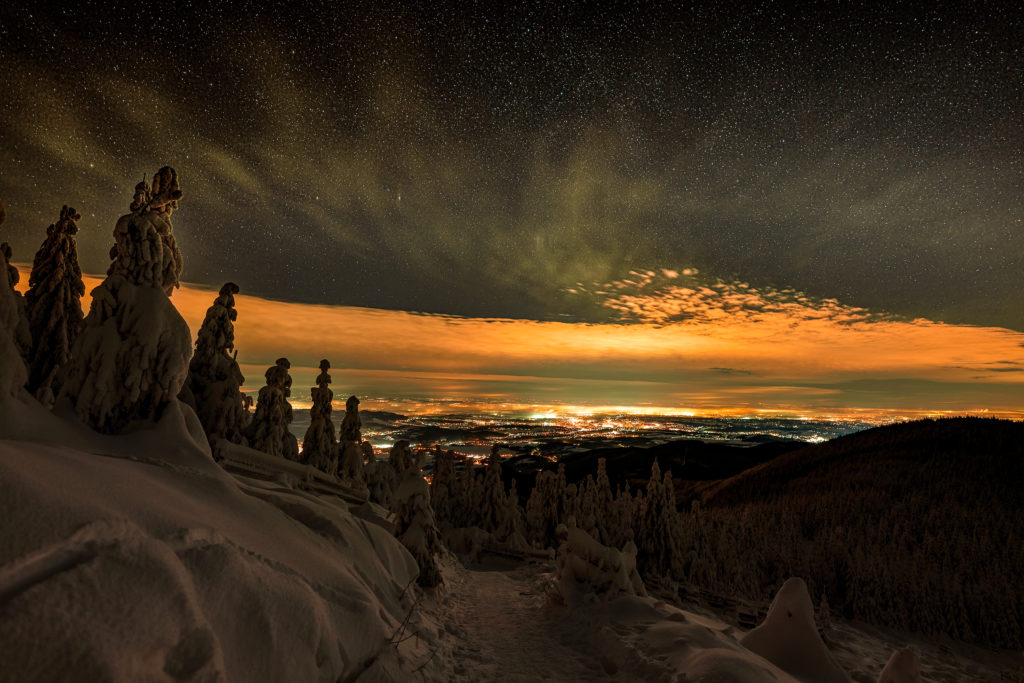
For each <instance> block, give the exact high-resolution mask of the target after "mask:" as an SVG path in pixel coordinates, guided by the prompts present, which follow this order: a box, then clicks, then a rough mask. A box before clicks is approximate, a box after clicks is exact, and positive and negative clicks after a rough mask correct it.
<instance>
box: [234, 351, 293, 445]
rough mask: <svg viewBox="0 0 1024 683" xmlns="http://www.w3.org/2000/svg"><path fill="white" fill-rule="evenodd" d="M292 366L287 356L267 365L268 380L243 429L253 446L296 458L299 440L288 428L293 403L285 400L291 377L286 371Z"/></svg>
mask: <svg viewBox="0 0 1024 683" xmlns="http://www.w3.org/2000/svg"><path fill="white" fill-rule="evenodd" d="M291 366H292V365H291V363H290V362H288V359H287V358H278V359H277V361H276V362H275V363H274V365H272V366H270V367H269V368H267V372H266V373H265V374H264V376H265V377H266V380H267V384H266V386H264V387H261V388H260V393H259V395H258V396H257V398H256V412H255V413H254V414H253V416H252V421H251V422H250V423H249V428H248V429H247V430H246V437H247V438H248V439H249V445H250V446H251V447H253V448H255V449H256V450H260V451H264V452H265V453H269V454H270V455H279V456H283V457H285V458H288V459H289V460H298V458H299V445H298V442H297V441H296V439H295V436H294V435H293V434H292V433H291V432H290V431H288V425H290V424H291V422H292V406H291V404H290V403H289V402H288V397H289V396H291V393H292V377H291V375H289V374H288V370H289V369H290V368H291Z"/></svg>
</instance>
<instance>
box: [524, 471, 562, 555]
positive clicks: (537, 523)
mask: <svg viewBox="0 0 1024 683" xmlns="http://www.w3.org/2000/svg"><path fill="white" fill-rule="evenodd" d="M560 507H561V495H560V494H559V492H558V484H557V477H556V475H555V473H554V472H552V471H550V470H542V471H540V472H538V473H537V479H536V480H535V482H534V485H533V490H532V491H530V497H529V498H528V499H527V501H526V528H527V538H528V539H529V541H530V543H532V544H533V545H534V546H536V547H539V548H554V547H556V546H557V545H558V538H557V537H556V536H555V530H556V529H557V528H558V525H559V524H561V523H562V520H561V519H560V518H559V508H560Z"/></svg>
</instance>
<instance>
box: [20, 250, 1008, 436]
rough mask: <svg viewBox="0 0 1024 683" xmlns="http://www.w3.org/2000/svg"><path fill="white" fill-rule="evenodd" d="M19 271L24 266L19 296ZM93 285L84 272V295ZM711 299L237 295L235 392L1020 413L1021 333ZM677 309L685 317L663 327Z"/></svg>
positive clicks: (185, 307)
mask: <svg viewBox="0 0 1024 683" xmlns="http://www.w3.org/2000/svg"><path fill="white" fill-rule="evenodd" d="M27 270H28V268H27V267H26V266H21V272H22V277H21V282H20V285H19V289H21V290H22V291H24V289H25V288H26V286H27V282H28V272H27ZM668 272H671V273H672V275H677V274H676V273H675V272H674V271H668ZM101 281H102V280H101V278H99V277H96V276H86V277H85V284H86V289H87V292H91V290H92V289H93V288H94V287H95V286H96V285H98V284H99V283H100V282H101ZM240 284H242V287H243V291H244V283H240ZM723 287H724V286H719V288H718V290H715V289H713V288H704V290H705V291H700V290H698V289H696V288H691V287H677V288H675V289H674V290H673V291H670V292H669V293H668V294H665V295H645V296H635V295H631V294H630V295H623V296H620V297H618V298H617V299H613V300H612V302H611V304H610V305H611V306H613V307H614V306H619V307H622V308H624V309H628V310H629V311H630V312H632V313H633V314H635V315H634V317H635V318H636V320H637V321H635V322H630V323H624V324H615V323H600V324H598V323H572V322H549V321H537V320H515V319H503V318H466V317H459V316H450V315H436V314H420V313H414V312H408V311H391V310H382V309H370V308H360V307H354V306H326V305H313V304H301V303H291V302H284V301H274V300H270V299H264V298H260V297H254V296H249V295H245V294H239V295H236V297H235V300H236V309H237V310H238V320H237V322H236V324H235V345H236V348H237V349H239V355H238V358H239V363H240V364H241V366H242V370H243V373H244V374H245V375H246V377H247V378H248V382H247V385H248V386H247V387H246V389H247V390H252V391H255V390H256V389H258V387H259V386H261V385H262V375H263V370H264V369H265V368H266V367H267V366H268V365H270V364H271V363H273V361H274V359H275V358H278V357H282V356H284V357H287V358H289V359H290V361H291V363H292V375H293V378H294V382H293V387H294V394H295V398H296V401H298V403H297V407H299V405H300V404H301V402H302V399H303V397H304V396H305V397H308V389H306V388H305V387H308V386H310V385H311V384H312V380H313V377H314V376H315V375H316V374H317V372H318V370H316V366H317V364H318V362H319V360H320V359H321V358H327V359H329V360H330V361H331V364H332V370H331V372H332V376H333V378H334V384H333V387H334V391H335V397H336V398H341V399H342V402H343V400H344V397H345V396H347V395H349V394H350V393H355V394H357V395H359V396H360V397H363V396H366V397H369V398H366V399H365V401H366V402H370V403H372V404H374V405H378V406H384V405H385V404H386V405H391V406H399V405H409V406H416V407H417V409H418V412H428V411H429V410H430V408H429V407H428V404H431V405H434V406H435V407H436V409H437V410H439V411H448V412H452V411H453V410H454V409H456V408H458V409H459V410H460V411H463V412H468V411H470V409H472V410H473V411H482V412H488V410H500V411H503V412H529V411H530V410H531V407H533V408H537V411H541V412H542V410H541V407H543V409H544V410H552V411H555V412H557V413H558V414H570V415H571V414H584V413H586V414H612V413H624V412H630V413H632V414H637V415H666V416H667V415H682V416H697V417H701V416H708V417H711V416H714V417H742V416H757V415H773V416H792V417H800V416H808V417H810V416H815V417H824V416H829V417H832V418H836V419H865V420H866V419H868V416H871V419H878V420H888V419H900V418H901V417H924V416H938V415H953V414H967V413H969V414H987V415H992V416H1003V417H1018V418H1019V417H1024V334H1022V333H1020V332H1015V331H1012V330H1008V329H1004V328H996V327H976V326H968V325H951V324H945V323H939V322H933V321H929V320H920V319H919V320H896V319H891V318H878V317H874V316H871V315H869V314H867V312H865V311H863V309H855V308H849V307H843V306H841V305H839V304H838V303H837V302H835V301H831V300H829V301H824V302H814V301H810V300H808V299H806V298H795V299H794V300H793V301H787V302H784V303H779V302H777V301H774V300H769V299H767V298H766V297H764V296H762V295H760V294H759V293H757V292H756V290H752V289H749V291H746V290H744V286H743V285H740V286H739V287H733V286H730V287H731V289H728V291H724V290H723V289H722V288H723ZM215 297H216V291H215V290H211V289H207V288H205V287H202V286H196V285H189V284H186V285H183V286H182V287H181V289H178V290H175V292H174V295H173V296H172V298H171V300H172V302H173V303H174V304H175V306H176V307H177V309H178V310H179V312H180V313H181V314H182V316H183V317H184V318H185V320H186V322H187V323H188V325H189V328H190V329H191V330H192V331H193V336H194V335H195V331H196V330H197V329H198V328H199V326H200V324H201V323H202V320H203V317H204V315H205V311H206V309H207V308H208V307H209V306H210V304H211V303H212V302H213V300H214V298H215ZM681 297H684V298H681ZM759 297H760V298H759ZM766 302H767V303H766ZM88 306H89V296H88V295H87V296H86V297H85V298H84V299H83V308H84V309H85V310H86V311H88ZM751 310H754V312H753V313H751ZM680 311H683V312H685V313H686V317H685V319H684V320H674V319H673V318H672V316H675V315H677V314H678V313H679V312H680ZM375 397H376V398H375ZM431 402H433V403H431ZM487 406H491V407H492V408H490V409H488V408H486V407H487ZM362 407H363V408H367V407H369V406H368V405H363V406H362ZM381 409H386V408H383V407H382V408H381Z"/></svg>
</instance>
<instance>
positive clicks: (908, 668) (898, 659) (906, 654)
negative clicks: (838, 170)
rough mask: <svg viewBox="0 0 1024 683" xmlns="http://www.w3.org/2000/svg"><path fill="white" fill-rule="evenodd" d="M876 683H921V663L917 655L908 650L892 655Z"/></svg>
mask: <svg viewBox="0 0 1024 683" xmlns="http://www.w3.org/2000/svg"><path fill="white" fill-rule="evenodd" d="M878 683H921V662H920V661H919V660H918V658H917V653H916V652H914V651H913V650H911V649H910V648H903V649H902V650H896V652H893V653H892V657H890V658H889V661H888V662H887V663H886V665H885V668H884V669H882V673H881V674H880V675H879V676H878Z"/></svg>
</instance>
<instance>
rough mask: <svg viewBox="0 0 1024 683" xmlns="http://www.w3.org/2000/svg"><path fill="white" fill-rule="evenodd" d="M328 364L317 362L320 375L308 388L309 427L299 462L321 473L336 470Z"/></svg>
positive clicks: (329, 365) (336, 445)
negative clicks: (310, 404) (314, 384)
mask: <svg viewBox="0 0 1024 683" xmlns="http://www.w3.org/2000/svg"><path fill="white" fill-rule="evenodd" d="M330 369H331V364H330V362H329V361H328V360H327V359H324V360H321V361H320V374H319V375H317V378H316V386H315V387H313V388H311V389H310V390H309V393H310V396H311V397H312V399H313V407H312V408H310V410H309V428H308V429H307V430H306V435H305V436H304V437H303V439H302V461H303V462H305V463H306V464H307V465H311V466H313V467H315V468H317V469H318V470H322V471H324V472H331V473H333V472H336V471H337V470H338V442H337V441H336V440H335V438H334V423H333V422H331V401H332V400H334V392H333V391H331V386H330V385H331V375H330V374H329V373H328V372H327V371H328V370H330Z"/></svg>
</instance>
